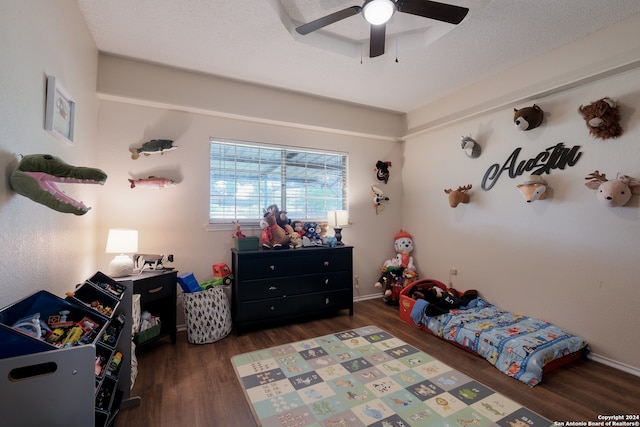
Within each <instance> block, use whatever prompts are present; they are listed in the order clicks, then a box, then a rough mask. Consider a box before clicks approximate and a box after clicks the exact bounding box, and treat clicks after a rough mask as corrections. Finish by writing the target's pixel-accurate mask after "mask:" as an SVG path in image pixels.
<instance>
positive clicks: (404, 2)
mask: <svg viewBox="0 0 640 427" xmlns="http://www.w3.org/2000/svg"><path fill="white" fill-rule="evenodd" d="M397 8H398V10H399V11H400V12H404V13H410V14H412V15H418V16H423V17H425V18H430V19H435V20H437V21H444V22H448V23H450V24H459V23H460V22H462V20H463V19H464V18H465V16H467V13H469V9H467V8H466V7H461V6H454V5H452V4H445V3H439V2H436V1H430V0H399V1H398V3H397Z"/></svg>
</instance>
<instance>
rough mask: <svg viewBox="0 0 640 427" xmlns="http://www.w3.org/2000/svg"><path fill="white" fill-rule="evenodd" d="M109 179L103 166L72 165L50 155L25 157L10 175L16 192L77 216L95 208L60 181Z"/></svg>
mask: <svg viewBox="0 0 640 427" xmlns="http://www.w3.org/2000/svg"><path fill="white" fill-rule="evenodd" d="M106 180H107V174H106V173H104V172H103V171H101V170H100V169H95V168H89V167H79V166H71V165H69V164H67V163H65V162H64V161H62V160H61V159H59V158H58V157H55V156H52V155H50V154H30V155H27V156H24V157H22V160H20V163H18V167H17V168H16V170H14V171H13V172H12V173H11V177H10V182H11V187H12V188H13V189H14V190H15V192H16V193H18V194H21V195H23V196H25V197H28V198H29V199H31V200H33V201H34V202H36V203H40V204H43V205H45V206H47V207H49V208H51V209H53V210H56V211H58V212H63V213H72V214H74V215H84V214H86V213H87V212H88V211H89V209H91V208H90V207H88V206H86V205H85V204H84V203H83V202H78V201H76V200H74V199H72V198H71V197H69V196H67V195H66V194H65V193H64V192H63V191H61V190H60V189H59V188H58V186H57V185H56V183H69V184H100V185H103V184H104V182H105V181H106Z"/></svg>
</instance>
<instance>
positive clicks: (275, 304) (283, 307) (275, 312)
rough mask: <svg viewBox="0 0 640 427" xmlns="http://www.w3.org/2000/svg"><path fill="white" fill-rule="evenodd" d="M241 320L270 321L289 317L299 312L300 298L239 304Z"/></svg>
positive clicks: (273, 299)
mask: <svg viewBox="0 0 640 427" xmlns="http://www.w3.org/2000/svg"><path fill="white" fill-rule="evenodd" d="M241 308H242V314H241V320H242V321H245V322H251V321H254V320H261V321H266V320H272V319H276V318H278V317H285V316H290V315H292V314H295V313H298V312H299V311H300V297H299V296H292V297H283V298H270V299H263V300H257V301H250V302H243V303H242V304H241Z"/></svg>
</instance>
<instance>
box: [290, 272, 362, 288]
mask: <svg viewBox="0 0 640 427" xmlns="http://www.w3.org/2000/svg"><path fill="white" fill-rule="evenodd" d="M300 283H301V285H300V292H302V293H307V292H323V291H337V290H341V289H351V287H352V284H351V272H350V271H335V272H328V273H322V274H313V275H309V276H304V277H302V278H300Z"/></svg>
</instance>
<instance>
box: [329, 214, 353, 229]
mask: <svg viewBox="0 0 640 427" xmlns="http://www.w3.org/2000/svg"><path fill="white" fill-rule="evenodd" d="M327 222H328V224H329V226H330V227H342V226H343V225H347V224H349V212H348V211H329V212H327Z"/></svg>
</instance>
